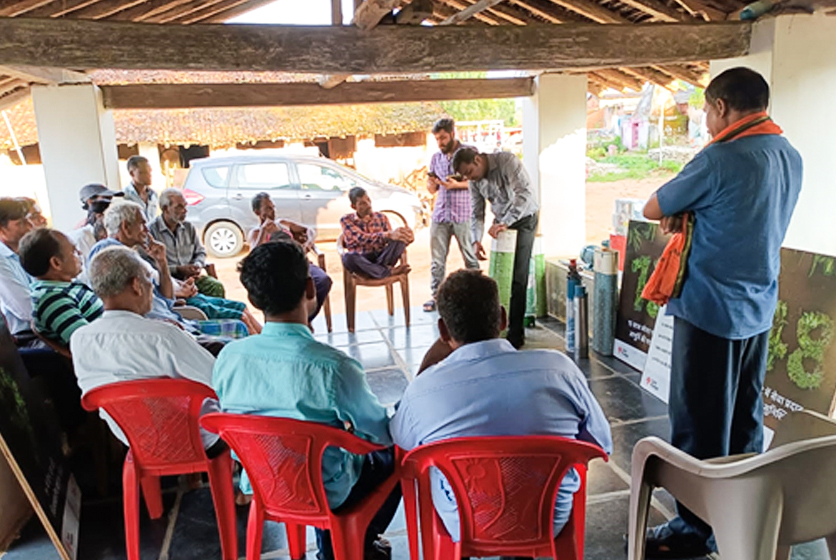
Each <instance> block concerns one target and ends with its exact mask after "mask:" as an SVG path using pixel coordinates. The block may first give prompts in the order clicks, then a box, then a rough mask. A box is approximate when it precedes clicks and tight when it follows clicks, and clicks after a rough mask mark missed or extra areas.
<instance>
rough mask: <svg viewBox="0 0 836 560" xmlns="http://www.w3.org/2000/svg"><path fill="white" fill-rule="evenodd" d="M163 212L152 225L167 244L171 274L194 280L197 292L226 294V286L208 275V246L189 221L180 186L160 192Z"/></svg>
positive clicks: (158, 238) (157, 234)
mask: <svg viewBox="0 0 836 560" xmlns="http://www.w3.org/2000/svg"><path fill="white" fill-rule="evenodd" d="M160 211H161V214H160V215H159V216H157V217H156V218H154V220H153V221H152V222H151V223H150V224H148V231H149V232H151V235H152V236H153V237H154V239H156V240H157V241H159V242H160V243H162V244H163V245H165V250H166V253H165V254H166V258H167V259H168V266H169V268H170V269H171V275H172V276H174V277H175V278H177V279H178V280H184V281H188V280H189V279H193V280H192V281H193V282H194V285H195V287H196V288H197V291H198V292H200V293H201V294H204V295H207V296H213V297H224V296H225V295H226V294H225V290H224V285H223V284H222V283H221V282H220V281H219V280H218V279H216V278H212V277H211V276H209V275H208V274H202V272H203V270H204V269H205V268H206V249H204V248H203V243H201V242H200V236H199V235H198V234H197V230H196V229H195V227H194V225H193V224H192V223H191V222H187V221H186V215H187V214H188V204H187V203H186V198H185V197H184V196H183V193H182V192H181V191H180V190H178V189H166V190H164V191H163V192H161V193H160Z"/></svg>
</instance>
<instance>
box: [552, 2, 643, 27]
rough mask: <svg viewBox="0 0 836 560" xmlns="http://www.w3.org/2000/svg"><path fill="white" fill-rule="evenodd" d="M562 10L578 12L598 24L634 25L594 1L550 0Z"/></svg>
mask: <svg viewBox="0 0 836 560" xmlns="http://www.w3.org/2000/svg"><path fill="white" fill-rule="evenodd" d="M550 1H551V2H552V3H553V4H557V5H558V6H560V7H562V8H566V9H567V10H571V11H573V12H576V13H578V14H580V15H582V16H584V17H587V18H589V19H591V20H592V21H595V22H597V23H632V22H631V21H630V20H629V19H627V18H625V17H622V16H620V15H619V14H617V13H615V12H613V11H612V10H608V9H607V8H605V7H603V6H602V5H601V4H599V3H597V2H595V1H594V0H550Z"/></svg>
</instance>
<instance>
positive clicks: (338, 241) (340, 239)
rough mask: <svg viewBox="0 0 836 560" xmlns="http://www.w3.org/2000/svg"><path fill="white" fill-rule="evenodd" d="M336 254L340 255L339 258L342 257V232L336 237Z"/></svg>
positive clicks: (343, 248)
mask: <svg viewBox="0 0 836 560" xmlns="http://www.w3.org/2000/svg"><path fill="white" fill-rule="evenodd" d="M337 254H338V255H339V256H340V258H342V256H343V255H344V254H345V244H344V242H343V235H342V234H340V236H339V237H338V238H337Z"/></svg>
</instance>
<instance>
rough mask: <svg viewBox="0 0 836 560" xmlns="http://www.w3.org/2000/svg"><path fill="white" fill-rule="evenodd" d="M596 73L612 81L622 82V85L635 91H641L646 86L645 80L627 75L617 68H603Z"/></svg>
mask: <svg viewBox="0 0 836 560" xmlns="http://www.w3.org/2000/svg"><path fill="white" fill-rule="evenodd" d="M595 73H596V74H597V75H599V76H601V77H602V78H606V79H607V80H609V81H610V82H613V83H616V84H621V86H622V87H624V88H629V89H632V90H634V91H641V90H642V88H643V87H644V80H642V79H637V78H635V77H633V76H630V75H627V74H625V73H624V72H621V71H620V70H618V69H615V68H601V69H599V70H596V71H595Z"/></svg>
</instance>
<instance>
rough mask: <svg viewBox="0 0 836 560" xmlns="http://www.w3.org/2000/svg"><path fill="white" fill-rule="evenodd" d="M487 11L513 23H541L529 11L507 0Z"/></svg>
mask: <svg viewBox="0 0 836 560" xmlns="http://www.w3.org/2000/svg"><path fill="white" fill-rule="evenodd" d="M487 12H488V13H489V14H492V15H495V16H497V17H501V18H503V19H505V20H506V21H508V22H509V23H512V24H514V25H537V24H540V23H542V22H541V21H540V20H538V19H537V18H536V17H534V16H533V15H531V13H530V12H527V11H525V10H523V9H521V8H518V7H517V6H514V5H512V4H511V2H509V1H508V0H505V3H503V4H500V5H498V6H494V7H493V8H491V9H489V10H488V11H487Z"/></svg>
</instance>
